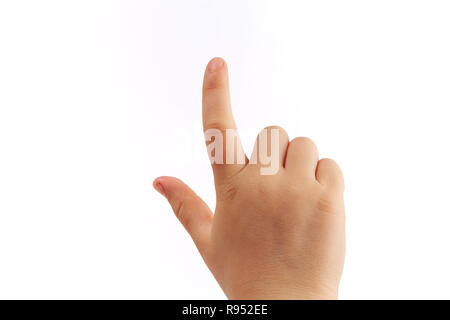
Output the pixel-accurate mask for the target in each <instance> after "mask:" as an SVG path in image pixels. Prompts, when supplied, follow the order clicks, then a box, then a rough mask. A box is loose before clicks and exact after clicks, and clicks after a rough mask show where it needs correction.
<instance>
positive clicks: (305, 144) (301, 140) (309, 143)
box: [291, 137, 317, 150]
mask: <svg viewBox="0 0 450 320" xmlns="http://www.w3.org/2000/svg"><path fill="white" fill-rule="evenodd" d="M291 144H292V145H293V146H297V147H302V148H308V149H312V150H317V146H316V144H315V143H314V141H313V140H312V139H310V138H307V137H296V138H294V139H292V141H291Z"/></svg>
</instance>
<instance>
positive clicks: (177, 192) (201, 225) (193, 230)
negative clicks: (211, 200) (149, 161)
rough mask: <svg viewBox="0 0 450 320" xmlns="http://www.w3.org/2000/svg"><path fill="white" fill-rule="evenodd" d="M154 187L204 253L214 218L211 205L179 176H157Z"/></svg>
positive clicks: (201, 252)
mask: <svg viewBox="0 0 450 320" xmlns="http://www.w3.org/2000/svg"><path fill="white" fill-rule="evenodd" d="M153 187H154V188H155V189H156V190H157V191H158V192H159V193H161V194H162V195H163V196H165V197H166V198H167V200H168V201H169V203H170V205H171V206H172V209H173V212H174V213H175V216H176V217H177V218H178V220H180V222H181V224H182V225H183V226H184V227H185V228H186V230H187V232H188V233H189V235H190V236H191V238H192V240H193V241H194V243H195V245H196V246H197V248H198V250H199V252H200V254H202V255H203V254H204V252H205V251H206V248H207V247H208V244H209V235H210V231H211V225H212V218H213V214H212V212H211V210H210V209H209V207H208V206H207V205H206V203H205V202H203V200H202V199H200V197H199V196H197V195H196V194H195V192H194V191H192V190H191V188H189V187H188V186H187V185H185V184H184V183H183V182H182V181H181V180H179V179H177V178H173V177H159V178H156V179H155V181H154V182H153Z"/></svg>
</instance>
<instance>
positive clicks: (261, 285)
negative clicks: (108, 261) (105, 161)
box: [154, 58, 345, 299]
mask: <svg viewBox="0 0 450 320" xmlns="http://www.w3.org/2000/svg"><path fill="white" fill-rule="evenodd" d="M203 126H204V130H205V131H207V130H209V129H219V130H221V132H225V129H234V128H235V123H234V120H233V116H232V113H231V106H230V96H229V90H228V73H227V67H226V64H225V62H224V61H223V60H222V59H219V58H215V59H213V60H211V61H210V63H209V64H208V67H207V69H206V72H205V78H204V84H203ZM277 129H278V130H277ZM268 131H269V136H270V134H271V132H272V131H273V132H275V131H277V132H278V133H279V135H278V136H277V141H276V142H278V143H275V144H274V143H273V141H272V142H271V144H269V145H270V147H269V149H270V153H271V154H272V155H274V154H275V155H276V156H277V157H279V159H278V160H279V163H280V168H279V170H278V171H276V173H275V174H261V170H260V169H261V167H264V166H263V165H262V164H261V161H260V155H259V156H256V153H257V151H254V155H253V156H252V157H251V159H253V160H255V161H256V163H253V164H252V162H255V161H252V160H250V161H249V160H248V159H247V158H245V160H244V162H243V163H239V162H238V161H236V162H235V163H234V164H217V163H215V164H213V171H214V180H215V186H216V195H217V205H216V210H215V213H214V214H213V213H212V212H211V210H210V209H209V208H208V206H207V205H206V204H205V203H204V202H203V201H202V200H201V199H200V198H199V197H198V196H197V195H196V194H195V193H194V192H193V191H192V190H191V189H190V188H189V187H187V186H186V185H185V184H184V183H183V182H181V181H180V180H178V179H176V178H171V177H160V178H157V179H156V180H155V182H154V186H155V188H156V189H157V190H158V191H159V192H161V193H162V194H163V195H164V196H166V197H167V199H168V201H169V202H170V204H171V206H172V208H173V210H174V212H175V215H176V216H177V217H178V219H179V220H180V221H181V223H182V224H183V225H184V227H185V228H186V229H187V231H188V232H189V234H190V235H191V237H192V239H193V240H194V242H195V244H196V246H197V248H198V250H199V251H200V254H201V255H202V257H203V259H204V260H205V262H206V264H207V265H208V267H209V269H210V270H211V272H212V273H213V275H214V276H215V278H216V279H217V281H218V282H219V284H220V285H221V287H222V289H223V290H224V292H225V294H226V295H227V296H228V297H229V298H231V299H334V298H337V293H338V286H339V280H340V278H341V273H342V268H343V264H344V254H345V230H344V220H345V218H344V202H343V190H344V182H343V177H342V174H341V171H340V169H339V167H338V166H337V164H336V163H335V162H334V161H333V160H329V159H322V160H320V161H319V160H318V152H317V149H316V146H315V145H314V143H313V142H312V141H311V140H309V139H307V138H295V139H293V140H291V141H290V142H289V138H288V136H287V133H286V132H285V131H284V130H283V129H281V128H278V127H270V128H268ZM224 139H225V138H224ZM224 144H225V143H224ZM240 148H241V144H240V142H238V144H237V149H238V150H239V149H240ZM275 149H276V150H275ZM255 150H258V148H255ZM277 150H279V154H278V155H277V153H276V151H277ZM216 156H217V150H216ZM225 158H226V154H225V151H224V153H223V159H225ZM272 160H274V159H272ZM224 162H226V161H225V160H224ZM249 162H250V163H249Z"/></svg>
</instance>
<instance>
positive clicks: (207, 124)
mask: <svg viewBox="0 0 450 320" xmlns="http://www.w3.org/2000/svg"><path fill="white" fill-rule="evenodd" d="M230 100H231V99H230V90H229V83H228V68H227V65H226V63H225V61H224V60H223V59H222V58H214V59H212V60H211V61H210V62H209V63H208V66H207V67H206V71H205V76H204V79H203V99H202V105H203V112H202V114H203V130H204V132H205V135H206V139H207V144H208V142H209V143H210V144H212V143H214V147H215V148H216V149H215V150H214V151H215V152H214V158H215V159H212V160H216V161H215V162H214V163H212V166H213V171H214V177H215V178H219V179H220V178H222V177H226V176H230V175H233V174H235V173H237V172H239V170H241V169H242V168H243V167H244V166H245V165H246V163H247V162H248V159H247V157H246V156H245V153H244V151H243V148H242V143H241V140H240V138H239V136H238V134H237V128H236V124H235V122H234V118H233V113H232V111H231V101H230ZM219 133H220V134H221V140H222V145H221V146H220V145H219V144H220V143H219V142H220V141H219V140H220V139H218V137H216V135H217V134H219ZM212 135H213V136H214V141H212V140H213V139H212V137H211V136H212ZM208 140H209V141H208ZM231 144H232V146H231ZM231 147H232V148H233V149H231ZM217 148H221V149H222V150H218V149H217ZM210 149H211V148H208V150H209V151H210ZM231 151H234V152H233V153H234V154H233V156H235V157H231V156H232V155H231ZM239 155H243V156H244V159H243V160H244V161H242V159H239ZM210 156H211V154H210ZM220 158H221V160H222V161H220ZM233 158H234V159H233Z"/></svg>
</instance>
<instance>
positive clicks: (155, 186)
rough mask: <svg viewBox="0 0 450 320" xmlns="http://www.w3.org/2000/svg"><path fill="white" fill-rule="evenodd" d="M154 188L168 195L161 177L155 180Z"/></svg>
mask: <svg viewBox="0 0 450 320" xmlns="http://www.w3.org/2000/svg"><path fill="white" fill-rule="evenodd" d="M153 188H155V189H156V191H158V192H159V193H160V194H162V195H163V196H164V197H165V196H166V190H164V187H163V185H162V183H161V181H160V180H159V179H156V180H155V181H154V182H153Z"/></svg>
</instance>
